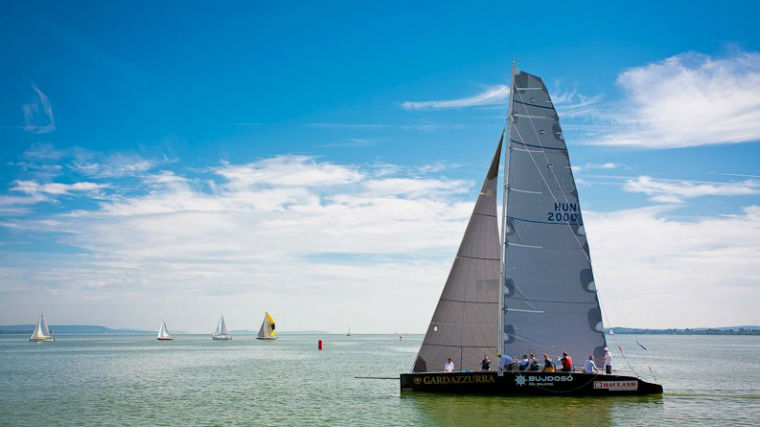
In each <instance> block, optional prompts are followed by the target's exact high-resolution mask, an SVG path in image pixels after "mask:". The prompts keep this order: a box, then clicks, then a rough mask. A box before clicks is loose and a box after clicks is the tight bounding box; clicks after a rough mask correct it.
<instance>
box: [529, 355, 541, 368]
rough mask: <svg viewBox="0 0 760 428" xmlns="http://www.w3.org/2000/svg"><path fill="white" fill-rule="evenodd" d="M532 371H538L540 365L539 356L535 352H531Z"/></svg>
mask: <svg viewBox="0 0 760 428" xmlns="http://www.w3.org/2000/svg"><path fill="white" fill-rule="evenodd" d="M529 361H530V371H533V372H537V371H538V370H539V369H540V367H539V365H538V358H536V355H535V354H530V360H529Z"/></svg>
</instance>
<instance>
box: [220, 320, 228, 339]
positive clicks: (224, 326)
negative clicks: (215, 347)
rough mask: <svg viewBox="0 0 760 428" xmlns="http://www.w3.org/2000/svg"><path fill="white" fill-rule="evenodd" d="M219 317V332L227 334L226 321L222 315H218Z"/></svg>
mask: <svg viewBox="0 0 760 428" xmlns="http://www.w3.org/2000/svg"><path fill="white" fill-rule="evenodd" d="M219 317H220V319H219V334H224V335H226V334H229V333H227V323H225V322H224V315H220V316H219Z"/></svg>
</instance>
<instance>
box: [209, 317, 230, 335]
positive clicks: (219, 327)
mask: <svg viewBox="0 0 760 428" xmlns="http://www.w3.org/2000/svg"><path fill="white" fill-rule="evenodd" d="M211 338H212V339H214V340H230V339H232V336H230V334H229V333H228V332H227V323H226V322H225V321H224V315H222V314H219V322H217V323H216V330H214V334H213V335H212V336H211Z"/></svg>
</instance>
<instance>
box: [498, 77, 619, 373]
mask: <svg viewBox="0 0 760 428" xmlns="http://www.w3.org/2000/svg"><path fill="white" fill-rule="evenodd" d="M510 112H511V117H510V128H509V140H510V141H508V147H509V153H508V162H507V170H508V179H507V182H508V186H507V192H506V198H507V201H506V206H507V212H506V237H505V242H504V245H505V247H504V257H505V258H504V264H505V265H504V272H505V282H504V305H505V308H504V313H503V322H504V325H503V340H504V348H503V349H504V351H505V352H506V353H508V354H511V355H517V356H521V355H522V354H529V353H536V354H539V355H540V354H543V353H550V354H552V356H555V355H558V354H559V353H561V352H562V351H568V352H569V353H570V355H571V356H572V357H573V358H574V360H575V361H583V360H585V358H586V357H587V356H588V355H589V354H591V353H592V352H593V355H594V357H595V359H597V362H598V363H599V362H600V359H601V358H602V350H603V347H604V346H605V345H606V341H605V338H604V334H603V332H604V327H603V325H602V315H601V311H600V308H599V300H598V298H597V294H596V288H595V286H594V275H593V272H592V270H591V258H590V254H589V248H588V242H587V241H586V234H585V230H584V228H583V217H582V215H581V208H580V204H579V203H578V192H577V190H576V186H575V181H574V179H573V172H572V170H571V169H570V160H569V157H568V152H567V147H566V145H565V141H564V137H563V135H562V130H561V129H560V125H559V117H558V116H557V112H556V110H555V109H554V105H553V104H552V101H551V99H550V97H549V93H548V91H547V90H546V86H545V85H544V83H543V82H542V81H541V79H540V78H539V77H538V76H534V75H531V74H528V73H525V72H523V71H520V70H517V69H515V70H514V74H513V79H512V94H511V105H510Z"/></svg>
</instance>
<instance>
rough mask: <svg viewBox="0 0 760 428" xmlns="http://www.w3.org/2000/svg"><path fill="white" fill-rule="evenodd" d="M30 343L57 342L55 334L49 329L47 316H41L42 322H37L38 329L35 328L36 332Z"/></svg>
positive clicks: (30, 338) (33, 333)
mask: <svg viewBox="0 0 760 428" xmlns="http://www.w3.org/2000/svg"><path fill="white" fill-rule="evenodd" d="M29 341H30V342H55V338H54V337H53V334H52V333H51V332H50V329H49V328H48V323H47V320H46V319H45V314H40V320H39V321H37V327H35V328H34V332H32V335H31V336H30V337H29Z"/></svg>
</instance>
